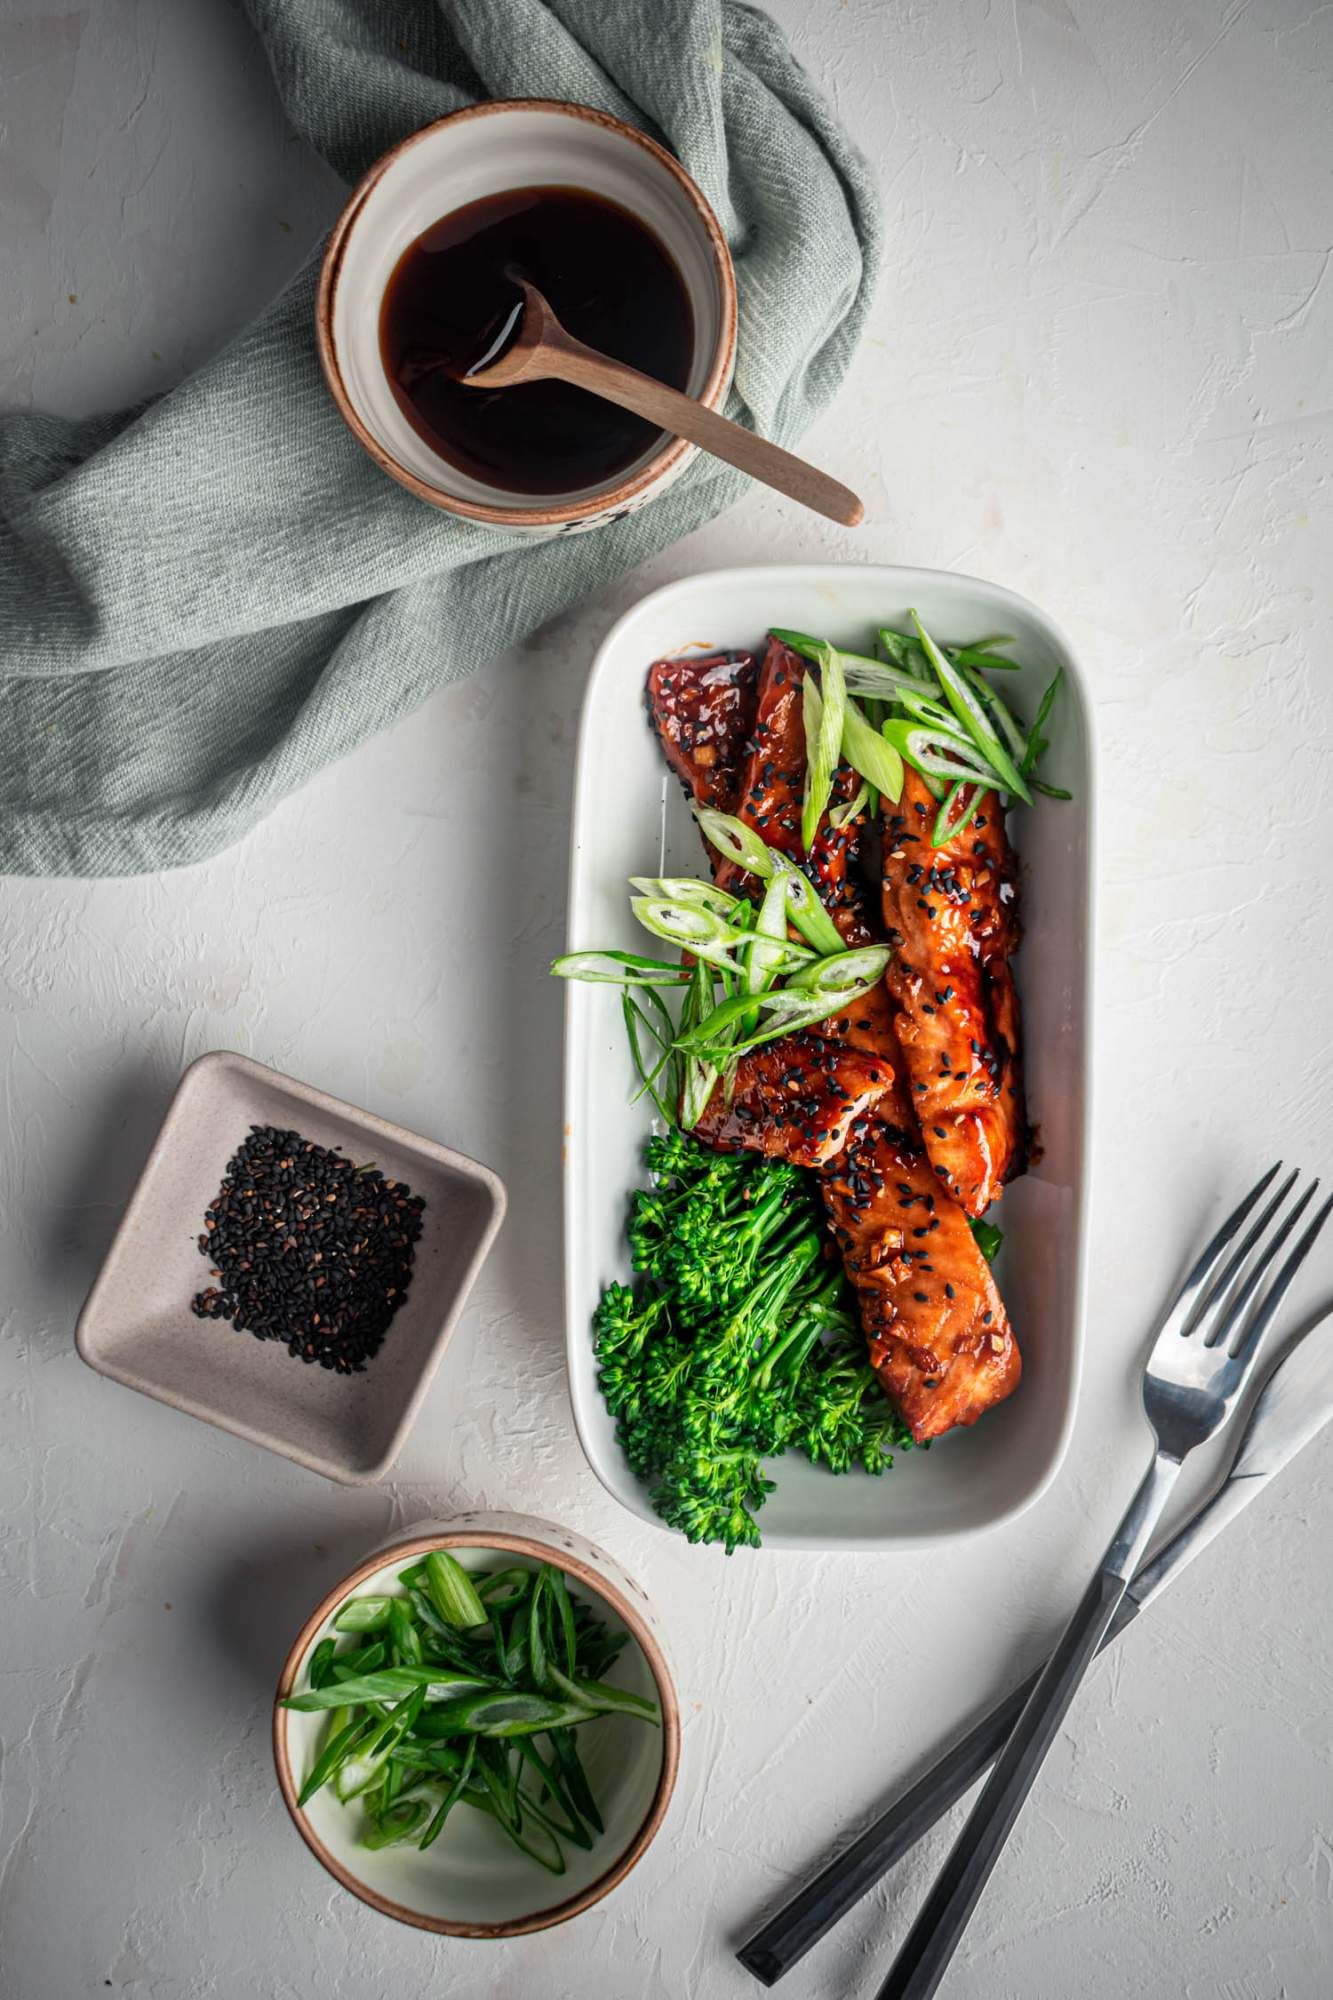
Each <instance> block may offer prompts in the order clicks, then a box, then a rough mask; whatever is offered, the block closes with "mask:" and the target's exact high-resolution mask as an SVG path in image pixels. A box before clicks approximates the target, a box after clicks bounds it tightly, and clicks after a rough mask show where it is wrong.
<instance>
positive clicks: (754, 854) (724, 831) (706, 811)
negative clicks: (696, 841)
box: [692, 806, 773, 881]
mask: <svg viewBox="0 0 1333 2000" xmlns="http://www.w3.org/2000/svg"><path fill="white" fill-rule="evenodd" d="M692 810H693V812H694V817H695V820H696V821H697V822H698V827H699V831H700V833H702V835H703V837H704V839H705V840H706V841H707V842H708V844H709V846H710V847H715V848H716V849H717V851H718V853H719V854H721V855H725V857H726V859H727V860H728V861H730V862H731V863H732V864H733V865H734V866H735V867H737V868H743V869H744V870H745V872H746V873H747V874H748V875H758V876H759V878H760V879H761V881H767V879H768V877H769V876H770V875H771V874H772V873H773V849H772V848H771V847H769V845H768V844H767V842H766V841H763V840H761V839H760V837H759V835H758V834H757V833H756V832H755V830H754V828H753V827H752V826H747V825H746V824H745V821H744V820H743V819H737V817H736V815H735V814H734V813H724V812H718V811H717V809H716V807H714V806H695V807H693V808H692Z"/></svg>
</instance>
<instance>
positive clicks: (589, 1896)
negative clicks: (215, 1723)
mask: <svg viewBox="0 0 1333 2000" xmlns="http://www.w3.org/2000/svg"><path fill="white" fill-rule="evenodd" d="M449 1548H474V1549H502V1550H504V1551H505V1552H506V1553H507V1554H511V1555H524V1556H532V1557H534V1558H535V1559H536V1560H537V1561H539V1562H550V1563H554V1564H555V1566H556V1568H557V1569H561V1570H564V1571H565V1573H566V1574H567V1575H569V1576H573V1577H577V1578H578V1580H579V1582H580V1583H581V1584H582V1585H583V1586H584V1588H585V1589H587V1590H590V1591H592V1592H593V1593H594V1594H595V1595H596V1596H598V1597H600V1598H603V1599H604V1600H605V1601H606V1603H608V1604H609V1605H610V1606H611V1608H612V1609H613V1610H614V1611H615V1613H616V1615H617V1616H618V1617H619V1618H620V1620H621V1622H622V1623H623V1625H624V1626H625V1628H626V1630H627V1631H628V1632H629V1634H630V1636H631V1638H633V1640H634V1641H635V1644H636V1645H637V1646H638V1647H639V1650H640V1651H641V1652H642V1654H643V1656H644V1658H645V1659H646V1660H647V1662H648V1667H649V1671H650V1672H651V1674H652V1677H653V1682H654V1684H655V1686H656V1688H657V1696H658V1700H659V1702H660V1704H661V1708H662V1769H661V1772H660V1774H659V1776H658V1780H657V1789H656V1791H655V1792H654V1793H653V1798H652V1803H651V1805H650V1806H649V1808H648V1811H647V1813H646V1814H645V1816H644V1819H643V1822H642V1824H641V1825H640V1827H639V1830H638V1832H637V1833H636V1834H635V1836H634V1838H633V1840H631V1842H630V1844H629V1846H628V1847H627V1848H625V1850H624V1851H623V1853H621V1854H620V1855H619V1856H618V1857H617V1858H616V1860H615V1861H613V1862H612V1864H611V1866H610V1867H609V1868H608V1869H607V1870H606V1872H605V1874H603V1875H599V1876H598V1877H597V1880H596V1881H595V1882H590V1883H589V1885H588V1887H587V1888H586V1889H583V1890H581V1891H580V1892H579V1894H578V1895H577V1896H569V1897H567V1898H566V1900H565V1901H564V1902H563V1903H553V1904H552V1905H551V1907H550V1908H549V1909H546V1910H537V1911H535V1912H534V1913H533V1914H532V1915H531V1916H528V1917H514V1918H511V1919H510V1921H509V1922H507V1923H502V1924H458V1923H451V1922H450V1921H449V1920H448V1919H447V1918H444V1917H428V1916H425V1915H423V1913H422V1912H421V1911H420V1910H411V1909H409V1908H408V1907H407V1905H406V1904H405V1903H395V1902H392V1901H390V1899H389V1898H388V1897H387V1896H381V1895H379V1894H378V1892H377V1891H376V1890H374V1889H372V1888H371V1887H370V1886H369V1884H368V1883H366V1882H363V1881H360V1880H359V1879H358V1878H357V1876H355V1875H353V1874H352V1873H351V1872H350V1870H348V1869H346V1868H344V1867H343V1865H342V1863H341V1862H340V1861H337V1860H336V1859H335V1858H334V1856H333V1855H332V1854H331V1853H330V1852H329V1850H328V1848H327V1847H326V1846H325V1845H324V1843H323V1841H322V1840H321V1839H320V1838H319V1835H318V1834H317V1833H316V1832H315V1830H314V1828H313V1827H312V1826H311V1825H310V1823H309V1821H308V1820H307V1818H306V1816H305V1813H304V1812H303V1811H302V1809H301V1808H300V1807H299V1806H298V1805H297V1803H296V1795H297V1790H298V1787H297V1785H296V1783H295V1781H294V1779H293V1777H292V1771H291V1764H290V1761H289V1759H288V1756H287V1716H288V1712H289V1711H288V1710H287V1709H285V1708H282V1707H280V1706H279V1703H280V1702H281V1700H282V1698H283V1696H284V1695H287V1694H289V1693H290V1692H291V1689H292V1687H293V1685H294V1683H295V1681H296V1676H297V1673H298V1672H299V1670H300V1666H301V1662H302V1660H303V1659H304V1657H305V1654H306V1651H307V1649H308V1647H309V1646H310V1643H311V1641H312V1640H313V1638H314V1636H315V1634H316V1632H317V1631H318V1630H319V1628H320V1626H321V1625H322V1624H323V1623H324V1620H325V1619H326V1618H328V1617H329V1616H330V1614H331V1613H332V1612H334V1611H336V1609H337V1608H338V1606H339V1605H340V1604H341V1603H342V1601H343V1599H344V1598H345V1597H346V1596H347V1595H348V1594H349V1592H351V1591H353V1590H355V1589H356V1587H357V1585H358V1584H359V1583H363V1582H364V1581H365V1579H366V1578H367V1577H368V1576H373V1575H374V1573H375V1571H376V1570H380V1569H383V1568H384V1567H385V1565H386V1564H387V1563H391V1562H395V1561H402V1562H411V1561H413V1560H414V1559H415V1558H416V1557H417V1556H423V1555H428V1554H429V1553H430V1551H431V1550H432V1549H449ZM273 1762H274V1764H275V1765H276V1767H277V1773H278V1784H279V1786H280V1788H281V1790H282V1797H283V1803H284V1804H285V1805H286V1807H287V1811H288V1812H289V1814H290V1815H291V1819H292V1823H293V1825H294V1826H295V1828H296V1830H297V1832H298V1833H299V1834H300V1836H301V1838H302V1840H303V1841H304V1842H305V1844H306V1846H307V1847H308V1848H309V1849H310V1852H311V1853H312V1854H313V1855H314V1857H315V1859H316V1860H317V1861H319V1862H320V1863H322V1865H323V1866H324V1867H325V1868H327V1869H328V1871H329V1873H330V1875H332V1876H333V1877H334V1879H335V1880H336V1881H338V1882H341V1884H342V1886H343V1888H344V1889H347V1890H348V1891H350V1893H351V1894H352V1895H353V1896H356V1897H357V1898H358V1899H359V1900H360V1901H361V1902H363V1903H368V1904H369V1905H370V1907H371V1909H372V1910H378V1911H379V1912H380V1913H381V1915H383V1916H386V1917H396V1918H397V1920H398V1922H399V1923H402V1924H412V1925H414V1926H415V1928H416V1929H417V1930H422V1931H434V1932H435V1934H436V1935H437V1936H438V1937H468V1938H511V1937H522V1936H523V1935H524V1934H525V1933H526V1932H528V1931H545V1930H550V1929H552V1928H553V1927H554V1925H556V1924H563V1923H567V1922H568V1921H569V1919H570V1918H571V1917H577V1916H578V1915H579V1914H580V1912H581V1911H583V1910H587V1909H591V1907H592V1905H593V1904H594V1903H600V1902H601V1900H602V1898H603V1897H604V1896H608V1895H609V1894H610V1893H611V1891H612V1889H614V1888H615V1887H616V1885H617V1883H619V1882H623V1881H624V1879H625V1877H626V1876H627V1875H628V1874H629V1872H630V1870H631V1869H632V1868H633V1867H634V1866H635V1864H636V1863H637V1862H638V1860H639V1859H640V1857H641V1856H642V1855H643V1854H644V1853H645V1852H646V1850H647V1848H648V1847H649V1846H650V1845H651V1843H652V1841H653V1839H654V1837H655V1836H656V1834H657V1830H658V1828H659V1827H660V1826H661V1824H662V1821H663V1819H664V1818H665V1816H666V1809H667V1806H668V1805H669V1804H670V1802H671V1794H672V1791H673V1790H674V1789H675V1783H676V1772H677V1769H678V1768H679V1765H680V1706H679V1703H678V1702H677V1699H676V1690H675V1686H674V1684H673V1682H672V1679H671V1673H670V1669H669V1668H668V1666H667V1663H666V1657H665V1655H664V1654H663V1652H662V1649H661V1647H660V1646H659V1645H658V1643H657V1640H656V1639H655V1638H654V1636H653V1633H652V1631H651V1630H650V1629H649V1627H648V1626H647V1625H646V1624H645V1623H644V1620H643V1617H642V1614H641V1613H640V1612H639V1611H637V1610H636V1609H635V1607H634V1605H633V1604H632V1603H631V1602H630V1600H629V1599H628V1598H627V1597H626V1596H624V1594H623V1593H622V1592H621V1591H620V1589H619V1588H618V1587H617V1585H615V1584H614V1583H612V1582H611V1581H610V1580H609V1579H608V1578H607V1577H604V1576H602V1575H601V1574H600V1572H599V1571H597V1570H595V1569H593V1568H592V1567H591V1566H590V1565H589V1564H588V1563H586V1562H584V1560H583V1558H582V1557H581V1556H577V1555H574V1554H573V1553H572V1552H570V1551H566V1550H562V1549H559V1548H556V1547H553V1546H551V1545H550V1544H548V1543H544V1542H539V1541H536V1540H534V1539H533V1537H532V1536H531V1535H519V1534H506V1533H504V1532H503V1531H499V1530H492V1531H491V1532H489V1533H488V1532H486V1531H484V1530H482V1529H479V1528H460V1529H458V1530H457V1532H450V1533H446V1534H443V1535H417V1536H414V1537H413V1538H412V1539H411V1540H410V1541H406V1542H399V1543H397V1544H396V1545H395V1546H393V1547H391V1548H387V1549H380V1550H378V1551H377V1552H376V1553H375V1554H373V1555H369V1556H367V1557H366V1559H365V1561H364V1562H361V1563H358V1564H357V1567H356V1568H355V1569H354V1570H353V1571H352V1573H351V1575H350V1576H348V1577H344V1579H343V1581H342V1582H341V1583H340V1584H338V1585H336V1586H335V1588H334V1589H333V1590H331V1591H330V1592H329V1594H328V1596H327V1597H325V1598H324V1600H323V1602H322V1603H321V1604H319V1605H318V1606H317V1607H316V1609H315V1610H314V1611H312V1612H311V1614H310V1616H309V1618H307V1619H306V1622H305V1624H304V1625H303V1626H302V1627H301V1630H300V1632H299V1634H298V1635H297V1639H296V1643H295V1644H294V1645H293V1647H292V1649H291V1651H290V1652H289V1653H288V1655H287V1658H286V1659H285V1660H284V1662H283V1667H282V1673H281V1674H280V1675H279V1677H278V1689H277V1693H276V1695H275V1696H274V1699H273Z"/></svg>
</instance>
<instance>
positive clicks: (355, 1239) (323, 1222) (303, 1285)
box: [191, 1125, 426, 1375]
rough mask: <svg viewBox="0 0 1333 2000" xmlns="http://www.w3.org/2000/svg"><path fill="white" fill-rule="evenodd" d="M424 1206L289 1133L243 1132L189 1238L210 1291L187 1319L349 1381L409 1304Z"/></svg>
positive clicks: (266, 1128)
mask: <svg viewBox="0 0 1333 2000" xmlns="http://www.w3.org/2000/svg"><path fill="white" fill-rule="evenodd" d="M425 1206H426V1204H425V1202H424V1201H423V1199H422V1197H421V1196H420V1195H419V1194H413V1193H412V1190H411V1189H410V1188H408V1187H405V1186H404V1184H403V1183H402V1182H401V1181H388V1180H385V1178H384V1175H383V1174H382V1173H380V1171H379V1169H378V1168H376V1167H373V1166H369V1167H357V1166H354V1165H353V1164H352V1162H351V1161H350V1160H345V1159H343V1157H342V1155H341V1154H339V1153H332V1152H330V1151H329V1150H328V1148H327V1147H326V1146H316V1145H315V1144H314V1143H313V1142H312V1141H311V1140H309V1139H303V1138H302V1137H301V1135H300V1133H299V1132H279V1131H278V1130H277V1129H276V1128H275V1127H274V1126H272V1125H252V1126H251V1127H250V1136H249V1137H248V1138H247V1139H246V1140H245V1141H244V1142H243V1144H242V1145H241V1146H240V1147H238V1149H237V1151H236V1152H235V1154H234V1155H233V1156H232V1158H231V1160H230V1161H229V1162H228V1164H227V1172H226V1177H225V1179H224V1180H223V1183H222V1186H221V1187H220V1188H219V1189H218V1192H217V1195H216V1196H215V1197H214V1199H213V1200H212V1201H211V1202H210V1203H209V1206H208V1210H207V1213H206V1216H205V1219H204V1230H203V1234H202V1235H201V1236H200V1238H199V1248H200V1251H201V1252H202V1254H203V1255H204V1256H205V1257H206V1258H207V1259H208V1262H209V1266H210V1268H211V1271H212V1275H213V1276H214V1277H215V1278H216V1279H217V1280H218V1281H219V1282H218V1283H217V1284H216V1285H210V1286H208V1288H207V1289H206V1290H205V1291H202V1292H200V1293H198V1294H197V1296H196V1297H195V1298H194V1299H193V1300H192V1301H191V1310H192V1311H193V1312H194V1313H195V1314H196V1315H197V1317H198V1318H200V1319H226V1320H230V1321H231V1323H232V1325H233V1326H234V1327H235V1328H236V1330H237V1332H238V1333H251V1334H253V1335H254V1337H255V1339H256V1340H281V1341H285V1342H286V1345H287V1352H288V1353H289V1354H294V1355H298V1356H299V1357H300V1359H301V1360H302V1361H317V1362H318V1363H319V1365H320V1367H321V1368H332V1369H334V1370H336V1371H337V1373H338V1374H339V1375H352V1374H357V1373H359V1372H360V1370H361V1369H363V1368H364V1367H365V1365H366V1363H367V1361H369V1360H370V1359H371V1358H372V1356H373V1355H375V1354H377V1353H378V1352H379V1349H380V1346H381V1344H382V1343H383V1340H384V1336H385V1333H386V1332H387V1330H388V1326H389V1322H390V1320H391V1319H392V1318H393V1316H394V1314H395V1313H396V1312H397V1310H398V1308H399V1306H400V1305H401V1304H402V1303H403V1300H404V1299H405V1298H406V1297H407V1292H408V1285H409V1281H410V1279H411V1275H412V1259H413V1254H414V1249H415V1245H416V1242H417V1239H418V1237H419V1236H420V1235H421V1215H422V1210H423V1209H424V1208H425Z"/></svg>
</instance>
